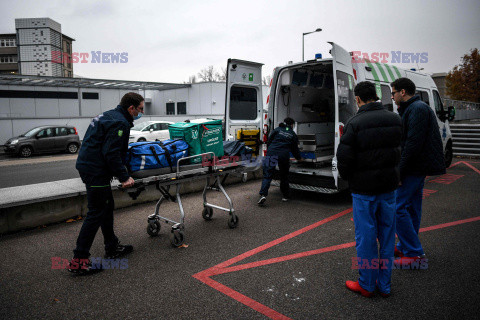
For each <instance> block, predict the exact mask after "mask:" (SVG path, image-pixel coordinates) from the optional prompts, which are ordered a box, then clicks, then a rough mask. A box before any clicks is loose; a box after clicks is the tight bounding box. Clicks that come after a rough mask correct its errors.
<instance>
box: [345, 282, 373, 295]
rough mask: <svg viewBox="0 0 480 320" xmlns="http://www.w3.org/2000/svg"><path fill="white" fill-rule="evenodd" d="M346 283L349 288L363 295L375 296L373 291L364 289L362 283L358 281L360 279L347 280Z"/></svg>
mask: <svg viewBox="0 0 480 320" xmlns="http://www.w3.org/2000/svg"><path fill="white" fill-rule="evenodd" d="M345 285H346V286H347V289H348V290H351V291H353V292H357V293H360V294H361V295H362V296H364V297H366V298H371V297H373V292H370V291H367V290H365V289H363V288H362V286H360V283H358V281H346V282H345Z"/></svg>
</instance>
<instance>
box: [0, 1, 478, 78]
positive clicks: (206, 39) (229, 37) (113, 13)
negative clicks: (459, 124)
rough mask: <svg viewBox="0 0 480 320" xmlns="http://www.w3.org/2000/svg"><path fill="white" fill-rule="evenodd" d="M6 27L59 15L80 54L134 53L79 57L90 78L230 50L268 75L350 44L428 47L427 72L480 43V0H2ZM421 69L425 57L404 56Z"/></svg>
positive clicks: (164, 69) (148, 74)
mask: <svg viewBox="0 0 480 320" xmlns="http://www.w3.org/2000/svg"><path fill="white" fill-rule="evenodd" d="M0 3H1V11H2V14H1V16H2V19H1V20H0V33H13V32H15V18H33V17H49V18H52V19H53V20H55V21H57V22H59V23H60V24H61V25H62V33H64V34H66V35H68V36H70V37H72V38H74V39H75V40H76V41H75V42H74V44H73V51H74V52H88V53H90V52H91V51H102V52H115V53H117V52H118V53H122V52H127V53H128V63H125V64H92V63H86V64H80V63H79V64H75V65H74V73H75V74H77V75H80V76H83V77H89V78H103V79H122V80H140V81H156V82H174V83H182V82H184V81H187V80H188V78H189V76H191V75H194V74H197V73H198V72H199V71H200V70H201V69H202V68H204V67H206V66H209V65H213V66H214V67H215V68H216V69H217V70H220V67H225V66H226V63H227V59H228V58H238V59H243V60H250V61H256V62H261V63H264V64H265V66H264V68H263V75H264V76H265V75H271V73H272V70H273V68H274V67H276V66H280V65H284V64H286V63H287V62H288V61H290V60H291V61H294V62H297V61H300V60H301V59H302V33H303V32H308V31H313V30H315V29H317V28H322V29H323V31H322V32H320V33H314V34H310V35H307V36H305V57H306V58H307V59H311V58H313V57H314V55H315V53H317V52H320V53H323V54H324V56H325V55H326V54H327V55H328V50H329V45H328V44H326V42H327V41H333V42H336V43H338V44H339V45H341V46H342V47H344V48H345V49H346V50H348V51H361V52H366V53H369V54H371V53H373V52H387V53H389V54H390V57H389V58H388V60H389V62H390V60H391V51H401V52H413V53H423V52H427V53H428V62H427V63H420V64H419V66H418V67H420V68H424V72H428V73H433V72H448V71H449V70H451V69H452V68H453V66H455V65H456V64H459V63H460V61H461V60H460V59H461V57H462V56H463V55H464V54H465V53H467V52H469V50H470V49H472V48H475V47H476V48H479V47H480V18H479V17H480V1H479V0H471V1H468V0H458V1H448V0H431V1H427V0H414V1H373V0H371V1H365V0H362V1H333V0H332V1H326V0H317V1H302V0H297V1H292V0H287V1H283V0H279V1H275V0H270V1H263V0H254V1H250V0H242V1H226V0H224V1H207V0H201V1H193V0H192V1H181V0H178V1H172V0H168V1H163V0H162V1H150V0H142V1H121V0H115V1H89V0H82V1H73V0H71V1H66V0H58V1H54V0H43V1H38V0H32V1H21V0H18V1H7V0H0ZM396 65H397V66H399V67H408V68H411V67H417V66H416V65H415V64H412V63H410V64H406V65H402V64H396Z"/></svg>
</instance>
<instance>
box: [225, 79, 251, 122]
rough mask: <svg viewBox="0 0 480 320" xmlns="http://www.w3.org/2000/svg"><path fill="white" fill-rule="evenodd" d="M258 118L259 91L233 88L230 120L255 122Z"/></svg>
mask: <svg viewBox="0 0 480 320" xmlns="http://www.w3.org/2000/svg"><path fill="white" fill-rule="evenodd" d="M256 118H257V90H256V89H254V88H246V87H237V86H233V87H232V89H231V91H230V119H232V120H255V119H256Z"/></svg>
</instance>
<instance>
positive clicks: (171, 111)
mask: <svg viewBox="0 0 480 320" xmlns="http://www.w3.org/2000/svg"><path fill="white" fill-rule="evenodd" d="M167 114H175V102H168V103H167Z"/></svg>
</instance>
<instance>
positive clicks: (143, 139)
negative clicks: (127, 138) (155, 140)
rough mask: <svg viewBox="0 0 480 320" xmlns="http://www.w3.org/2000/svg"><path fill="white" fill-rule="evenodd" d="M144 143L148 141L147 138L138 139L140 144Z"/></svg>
mask: <svg viewBox="0 0 480 320" xmlns="http://www.w3.org/2000/svg"><path fill="white" fill-rule="evenodd" d="M144 141H147V139H145V138H140V139H138V142H144Z"/></svg>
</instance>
